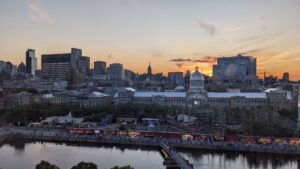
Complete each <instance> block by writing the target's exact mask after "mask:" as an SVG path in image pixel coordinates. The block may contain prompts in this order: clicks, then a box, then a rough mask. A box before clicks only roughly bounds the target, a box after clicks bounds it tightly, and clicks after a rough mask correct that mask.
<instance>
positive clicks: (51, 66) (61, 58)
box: [42, 54, 71, 80]
mask: <svg viewBox="0 0 300 169" xmlns="http://www.w3.org/2000/svg"><path fill="white" fill-rule="evenodd" d="M70 59H71V58H70V54H47V55H42V76H43V78H44V79H54V80H68V79H69V76H70V68H71V63H70Z"/></svg>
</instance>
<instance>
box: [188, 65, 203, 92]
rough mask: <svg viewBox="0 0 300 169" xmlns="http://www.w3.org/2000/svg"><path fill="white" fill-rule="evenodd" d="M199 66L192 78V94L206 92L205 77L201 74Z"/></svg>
mask: <svg viewBox="0 0 300 169" xmlns="http://www.w3.org/2000/svg"><path fill="white" fill-rule="evenodd" d="M198 69H199V68H198V66H197V67H196V69H195V72H194V73H192V75H191V77H190V90H189V91H190V92H203V91H204V77H203V75H202V74H201V73H200V72H199V70H198Z"/></svg>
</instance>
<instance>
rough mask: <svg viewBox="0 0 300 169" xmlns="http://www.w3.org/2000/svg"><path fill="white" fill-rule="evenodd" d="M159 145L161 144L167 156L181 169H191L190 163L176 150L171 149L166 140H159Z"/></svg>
mask: <svg viewBox="0 0 300 169" xmlns="http://www.w3.org/2000/svg"><path fill="white" fill-rule="evenodd" d="M159 145H160V146H161V148H163V149H164V150H165V151H166V152H167V153H168V154H169V156H170V157H171V158H172V159H173V160H174V161H176V163H177V165H178V166H179V167H180V168H181V169H192V168H193V166H192V165H191V164H189V163H188V161H187V160H185V159H184V158H182V157H181V156H180V155H179V154H178V153H177V152H176V150H174V149H173V147H172V146H170V145H168V144H167V143H166V142H164V141H159Z"/></svg>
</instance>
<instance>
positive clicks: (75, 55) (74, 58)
mask: <svg viewBox="0 0 300 169" xmlns="http://www.w3.org/2000/svg"><path fill="white" fill-rule="evenodd" d="M81 57H82V50H81V49H77V48H72V49H71V53H70V69H73V70H78V64H79V60H80V59H81Z"/></svg>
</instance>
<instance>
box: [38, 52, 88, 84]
mask: <svg viewBox="0 0 300 169" xmlns="http://www.w3.org/2000/svg"><path fill="white" fill-rule="evenodd" d="M89 68H90V58H89V57H83V56H82V51H81V49H76V48H72V49H71V53H62V54H46V55H42V76H43V78H44V79H57V80H70V78H71V77H72V81H73V82H74V83H76V82H77V81H78V79H84V78H85V76H86V75H87V73H88V72H89ZM77 78H78V79H77Z"/></svg>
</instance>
